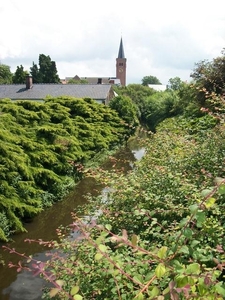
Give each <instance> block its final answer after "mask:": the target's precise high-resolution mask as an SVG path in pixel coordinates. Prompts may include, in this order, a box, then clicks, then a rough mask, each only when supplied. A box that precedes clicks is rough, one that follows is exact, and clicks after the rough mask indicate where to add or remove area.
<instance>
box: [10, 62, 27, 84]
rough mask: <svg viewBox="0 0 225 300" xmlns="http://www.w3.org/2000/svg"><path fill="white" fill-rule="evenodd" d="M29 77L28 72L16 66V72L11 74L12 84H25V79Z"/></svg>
mask: <svg viewBox="0 0 225 300" xmlns="http://www.w3.org/2000/svg"><path fill="white" fill-rule="evenodd" d="M27 75H29V73H28V71H25V70H24V67H23V66H22V65H20V66H17V68H16V72H15V73H14V74H13V77H12V82H13V83H14V84H19V83H26V77H27Z"/></svg>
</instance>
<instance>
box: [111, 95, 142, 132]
mask: <svg viewBox="0 0 225 300" xmlns="http://www.w3.org/2000/svg"><path fill="white" fill-rule="evenodd" d="M109 106H110V107H111V108H112V109H114V110H115V111H116V112H117V113H118V115H119V117H120V118H121V119H122V120H123V121H124V122H125V124H126V125H128V126H130V130H129V134H130V135H131V134H134V133H135V130H136V127H137V125H138V124H139V121H138V109H137V106H136V105H135V104H134V102H132V100H131V98H130V97H127V96H117V97H114V98H113V99H112V100H111V101H110V102H109Z"/></svg>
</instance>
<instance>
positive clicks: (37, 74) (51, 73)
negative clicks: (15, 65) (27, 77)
mask: <svg viewBox="0 0 225 300" xmlns="http://www.w3.org/2000/svg"><path fill="white" fill-rule="evenodd" d="M30 70H31V75H32V77H33V82H34V83H59V82H60V78H59V76H58V74H57V68H56V63H55V61H52V60H51V58H50V56H49V55H47V56H46V55H44V54H39V68H38V66H37V65H36V64H34V63H33V67H31V68H30Z"/></svg>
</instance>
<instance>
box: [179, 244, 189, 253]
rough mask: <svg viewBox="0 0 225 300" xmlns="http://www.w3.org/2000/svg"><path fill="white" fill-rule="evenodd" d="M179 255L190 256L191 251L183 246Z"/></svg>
mask: <svg viewBox="0 0 225 300" xmlns="http://www.w3.org/2000/svg"><path fill="white" fill-rule="evenodd" d="M179 253H184V254H189V249H188V247H187V246H186V245H184V246H182V247H181V248H180V249H179Z"/></svg>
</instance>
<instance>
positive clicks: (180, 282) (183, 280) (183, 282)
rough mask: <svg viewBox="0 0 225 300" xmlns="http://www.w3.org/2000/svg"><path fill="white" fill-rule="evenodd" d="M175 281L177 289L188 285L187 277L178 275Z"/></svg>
mask: <svg viewBox="0 0 225 300" xmlns="http://www.w3.org/2000/svg"><path fill="white" fill-rule="evenodd" d="M175 281H176V283H177V287H178V288H181V287H183V286H185V285H187V284H188V276H183V275H178V276H176V277H175Z"/></svg>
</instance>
